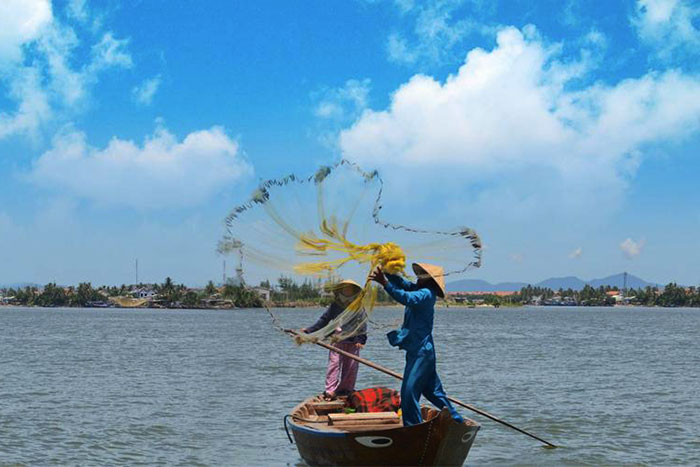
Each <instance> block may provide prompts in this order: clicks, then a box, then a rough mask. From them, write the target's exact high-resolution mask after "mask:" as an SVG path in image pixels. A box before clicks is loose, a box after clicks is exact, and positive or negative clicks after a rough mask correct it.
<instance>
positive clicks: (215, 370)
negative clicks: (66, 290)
mask: <svg viewBox="0 0 700 467" xmlns="http://www.w3.org/2000/svg"><path fill="white" fill-rule="evenodd" d="M320 311H321V310H318V309H295V310H278V312H277V313H278V314H279V315H280V317H281V319H282V321H283V322H284V324H285V325H286V326H289V327H302V326H305V325H308V324H310V323H312V322H313V321H314V320H315V319H316V318H317V317H318V315H319V313H320ZM401 313H402V312H401V310H400V309H397V308H392V309H379V310H377V312H376V313H375V315H374V318H373V319H374V320H375V321H377V322H379V323H392V322H394V321H395V320H396V319H397V318H400V316H401ZM0 321H1V322H0V329H1V330H2V331H0V333H2V335H1V338H0V369H1V370H2V375H3V379H2V382H1V384H0V458H1V459H0V465H13V464H17V465H25V464H26V465H45V464H59V465H66V464H68V465H124V464H128V465H260V464H265V465H297V464H299V463H300V462H301V460H300V458H299V455H298V453H297V451H296V448H295V447H294V446H292V445H290V444H289V442H288V440H287V438H286V435H285V433H284V430H283V428H282V416H283V415H284V414H285V413H287V412H288V411H289V410H290V409H291V408H292V407H293V406H294V405H296V404H297V403H298V402H299V401H300V400H302V399H303V398H305V397H307V396H308V395H310V394H314V393H319V392H321V391H322V390H323V383H324V370H325V364H326V359H327V352H326V351H324V350H321V349H318V348H316V347H313V346H302V347H297V346H295V345H294V344H292V343H291V342H290V341H289V340H288V338H286V337H285V336H282V335H280V334H279V333H277V332H275V331H274V330H273V329H272V327H271V326H270V323H269V320H268V318H267V316H266V314H264V313H260V312H259V311H252V310H250V311H233V312H231V311H223V310H222V311H187V310H138V311H125V310H99V311H97V310H36V309H31V310H12V311H9V310H6V309H0ZM699 331H700V313H698V312H697V311H696V310H654V309H650V310H643V309H635V310H633V311H632V310H625V311H624V312H622V311H619V310H611V309H587V310H578V309H566V308H561V309H556V310H552V309H521V310H501V311H493V310H491V311H487V310H464V309H456V308H450V309H449V310H439V311H438V313H437V315H436V321H435V341H436V349H437V352H438V371H439V372H440V375H441V377H442V379H443V382H444V384H445V387H446V388H447V390H448V392H449V393H450V394H452V395H454V396H455V397H457V398H459V399H462V400H465V401H467V402H470V403H472V404H474V405H476V406H477V407H480V408H483V409H485V410H488V411H489V412H491V413H493V414H494V415H496V416H498V417H501V418H503V419H505V420H508V421H510V422H512V423H514V424H516V425H518V426H521V427H523V428H524V429H526V430H528V431H532V432H533V433H536V434H538V435H540V436H542V437H543V438H545V439H548V440H551V441H553V442H555V443H557V444H560V445H561V446H562V447H561V448H560V449H556V450H545V449H542V448H541V447H540V446H539V444H538V443H537V442H535V441H533V440H531V439H530V438H527V437H525V436H523V435H520V434H517V433H515V432H513V431H511V430H508V429H506V428H504V427H501V426H499V425H497V424H495V423H493V422H490V421H488V420H484V419H481V418H479V417H478V416H476V415H473V417H474V418H475V419H476V420H477V421H479V422H480V423H481V424H482V430H481V431H480V432H479V436H478V438H477V442H476V443H475V445H474V448H473V451H472V453H471V454H470V457H469V461H470V463H472V464H474V465H504V464H520V465H557V466H558V465H581V464H584V465H635V464H655V465H671V464H683V465H687V464H695V465H697V464H699V463H700V437H699V436H698V432H697V428H696V425H697V424H695V423H693V422H694V421H695V420H697V419H698V418H700V402H698V399H697V397H696V395H697V393H698V391H700V382H699V381H698V378H697V368H698V365H700V356H699V355H698V352H697V351H696V350H694V349H695V346H694V342H695V341H696V339H697V335H698V333H699ZM385 332H386V330H384V329H381V330H380V329H377V330H375V329H370V335H369V341H368V344H367V347H366V348H365V350H363V353H362V355H363V356H364V357H367V358H369V359H371V360H375V361H377V362H379V363H381V364H383V365H384V366H386V367H388V368H391V369H394V370H399V371H400V370H401V369H402V367H403V362H404V360H403V358H404V356H403V354H402V353H401V352H400V351H397V350H396V349H393V348H391V347H389V346H388V345H387V343H386V338H385V336H384V334H385ZM369 385H387V386H393V387H398V383H397V382H396V381H394V380H392V379H391V378H389V377H387V376H385V375H382V374H379V373H376V372H373V371H372V370H369V369H367V368H362V369H361V370H360V375H359V380H358V386H369ZM462 412H463V414H465V415H467V411H466V410H465V411H462Z"/></svg>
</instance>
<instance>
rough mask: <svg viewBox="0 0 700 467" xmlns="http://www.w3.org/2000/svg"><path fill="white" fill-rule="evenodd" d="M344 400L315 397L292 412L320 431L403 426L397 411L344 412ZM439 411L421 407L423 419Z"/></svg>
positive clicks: (293, 417) (347, 406)
mask: <svg viewBox="0 0 700 467" xmlns="http://www.w3.org/2000/svg"><path fill="white" fill-rule="evenodd" d="M348 408H349V405H348V403H347V399H346V398H344V397H340V398H338V399H335V400H332V401H326V400H323V398H322V397H321V396H316V397H313V398H310V399H307V400H305V401H304V402H303V403H301V404H299V405H298V406H297V407H296V408H295V409H294V411H292V413H291V418H292V419H293V420H294V422H295V423H296V424H298V425H302V426H305V427H308V428H312V429H316V430H321V431H340V432H359V431H375V430H387V429H391V428H401V427H403V420H402V419H401V416H400V415H399V413H397V412H354V413H347V412H348V410H346V409H348ZM439 413H440V412H439V411H438V410H436V409H433V408H430V407H425V406H423V407H421V414H422V416H423V420H424V421H428V420H431V419H433V418H434V417H437V416H438V415H439Z"/></svg>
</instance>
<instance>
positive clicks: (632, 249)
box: [620, 238, 646, 259]
mask: <svg viewBox="0 0 700 467" xmlns="http://www.w3.org/2000/svg"><path fill="white" fill-rule="evenodd" d="M645 244H646V240H644V239H641V240H639V241H638V242H635V241H634V240H632V239H631V238H628V239H626V240H625V241H624V242H622V243H620V250H622V253H624V255H625V256H626V257H627V258H629V259H632V258H636V257H637V256H639V254H640V253H641V252H642V249H643V248H644V245H645Z"/></svg>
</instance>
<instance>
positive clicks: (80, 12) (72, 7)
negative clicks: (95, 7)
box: [67, 0, 89, 23]
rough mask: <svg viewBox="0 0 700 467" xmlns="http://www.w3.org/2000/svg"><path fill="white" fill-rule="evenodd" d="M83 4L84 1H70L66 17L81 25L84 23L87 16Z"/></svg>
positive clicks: (85, 7)
mask: <svg viewBox="0 0 700 467" xmlns="http://www.w3.org/2000/svg"><path fill="white" fill-rule="evenodd" d="M85 3H86V0H70V1H69V2H68V6H67V12H68V15H69V16H70V17H71V18H75V19H76V20H77V21H79V22H81V23H84V22H86V21H87V20H88V18H89V15H88V11H87V6H86V5H85Z"/></svg>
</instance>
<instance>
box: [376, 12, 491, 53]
mask: <svg viewBox="0 0 700 467" xmlns="http://www.w3.org/2000/svg"><path fill="white" fill-rule="evenodd" d="M485 3H486V2H481V1H478V0H469V1H467V0H432V1H422V2H413V1H404V0H398V1H395V2H394V4H395V6H396V7H397V8H398V10H399V11H400V12H401V13H402V15H404V16H406V17H407V18H408V19H409V20H410V21H412V27H411V31H410V32H408V33H406V32H398V31H394V32H392V33H391V34H389V37H388V39H387V46H386V48H387V55H388V57H389V60H390V61H392V62H395V63H400V64H406V65H415V64H418V65H420V64H423V63H425V64H429V65H430V64H440V63H443V62H445V61H446V60H447V59H449V58H453V53H454V51H453V49H454V48H455V46H457V45H458V44H460V43H462V41H464V40H465V39H466V38H467V36H468V35H470V34H480V35H486V36H490V35H493V34H494V33H495V29H494V28H493V27H491V26H488V25H487V24H485V22H484V21H477V20H475V19H473V18H470V17H464V15H458V14H456V13H457V10H458V9H460V8H462V7H464V5H465V4H469V6H470V7H471V9H472V10H482V9H483V8H484V7H485V6H486V5H485ZM458 16H459V19H457V17H458Z"/></svg>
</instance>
